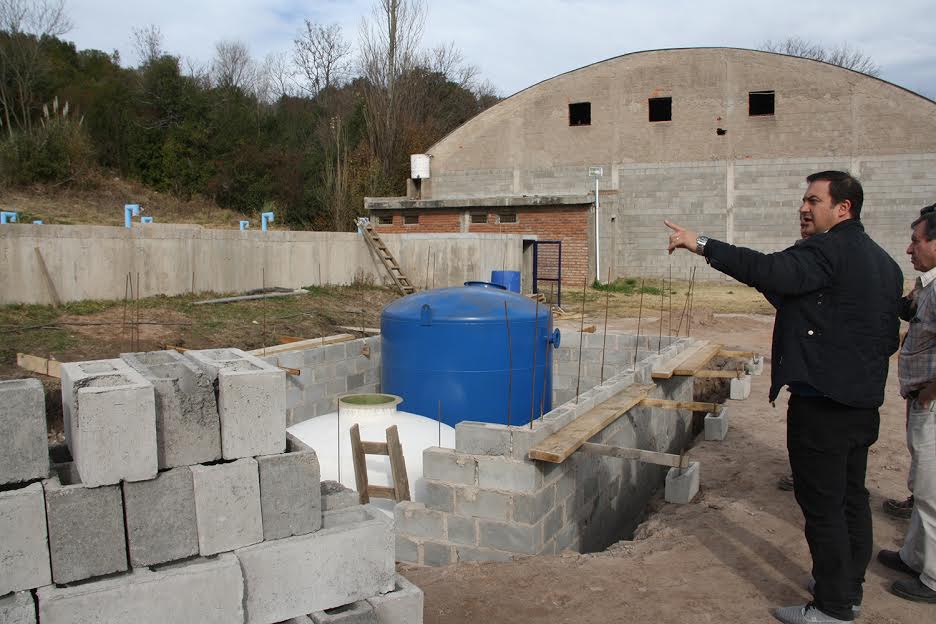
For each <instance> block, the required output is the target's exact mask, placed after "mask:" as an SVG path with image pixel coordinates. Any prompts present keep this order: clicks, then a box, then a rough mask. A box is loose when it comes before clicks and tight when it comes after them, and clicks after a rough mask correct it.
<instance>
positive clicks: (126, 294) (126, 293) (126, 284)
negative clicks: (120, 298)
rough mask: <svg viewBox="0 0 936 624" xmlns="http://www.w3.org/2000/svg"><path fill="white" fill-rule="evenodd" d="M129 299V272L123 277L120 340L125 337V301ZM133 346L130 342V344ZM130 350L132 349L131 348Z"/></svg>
mask: <svg viewBox="0 0 936 624" xmlns="http://www.w3.org/2000/svg"><path fill="white" fill-rule="evenodd" d="M129 299H130V274H129V273H127V275H126V277H125V278H124V305H123V323H122V324H121V328H120V340H121V342H123V341H124V340H126V339H127V301H128V300H129ZM130 346H131V347H132V346H133V345H132V344H131V345H130ZM131 350H132V349H131Z"/></svg>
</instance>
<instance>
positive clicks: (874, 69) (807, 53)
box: [760, 37, 881, 76]
mask: <svg viewBox="0 0 936 624" xmlns="http://www.w3.org/2000/svg"><path fill="white" fill-rule="evenodd" d="M760 49H761V50H764V51H765V52H777V53H779V54H789V55H790V56H799V57H801V58H807V59H813V60H814V61H822V62H824V63H831V64H832V65H838V66H839V67H844V68H845V69H851V70H854V71H856V72H861V73H862V74H867V75H869V76H879V75H880V73H881V68H880V67H879V66H878V65H877V63H875V62H874V61H873V60H872V59H871V57H870V56H868V55H866V54H864V53H863V52H861V51H860V50H856V49H854V48H852V47H850V46H849V45H848V44H847V43H843V44H840V45H837V46H835V47H832V48H828V47H825V46H823V45H822V44H819V43H814V42H812V41H806V40H805V39H801V38H799V37H787V38H786V39H784V40H782V41H770V40H768V41H765V42H764V43H763V44H761V46H760Z"/></svg>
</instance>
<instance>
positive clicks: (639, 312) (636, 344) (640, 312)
mask: <svg viewBox="0 0 936 624" xmlns="http://www.w3.org/2000/svg"><path fill="white" fill-rule="evenodd" d="M643 291H644V278H642V277H641V278H640V307H639V308H638V309H637V339H636V340H634V370H635V371H636V370H637V350H638V349H640V317H642V316H643Z"/></svg>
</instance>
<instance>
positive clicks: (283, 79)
mask: <svg viewBox="0 0 936 624" xmlns="http://www.w3.org/2000/svg"><path fill="white" fill-rule="evenodd" d="M295 74H296V72H295V69H294V68H293V66H292V65H291V64H290V62H289V57H288V55H287V54H286V53H285V52H271V53H270V54H267V55H266V58H264V59H263V63H262V64H261V65H260V68H259V69H258V70H257V85H256V87H255V92H256V95H257V99H259V100H261V101H263V102H266V103H268V104H269V103H272V102H275V101H276V100H279V99H280V98H282V97H285V96H288V95H292V94H293V93H294V92H295V90H296V80H295Z"/></svg>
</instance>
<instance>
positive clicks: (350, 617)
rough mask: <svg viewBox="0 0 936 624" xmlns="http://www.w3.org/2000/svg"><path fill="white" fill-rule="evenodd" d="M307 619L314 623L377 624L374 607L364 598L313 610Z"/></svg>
mask: <svg viewBox="0 0 936 624" xmlns="http://www.w3.org/2000/svg"><path fill="white" fill-rule="evenodd" d="M309 620H311V621H312V622H314V623H315V624H378V623H379V622H380V620H378V619H377V613H375V612H374V607H372V606H371V604H370V603H369V602H367V601H366V600H358V601H357V602H352V603H351V604H346V605H342V606H340V607H335V608H334V609H328V610H327V611H315V612H313V613H310V614H309Z"/></svg>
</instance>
